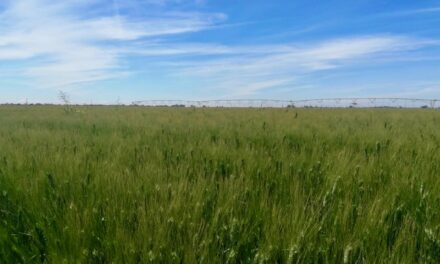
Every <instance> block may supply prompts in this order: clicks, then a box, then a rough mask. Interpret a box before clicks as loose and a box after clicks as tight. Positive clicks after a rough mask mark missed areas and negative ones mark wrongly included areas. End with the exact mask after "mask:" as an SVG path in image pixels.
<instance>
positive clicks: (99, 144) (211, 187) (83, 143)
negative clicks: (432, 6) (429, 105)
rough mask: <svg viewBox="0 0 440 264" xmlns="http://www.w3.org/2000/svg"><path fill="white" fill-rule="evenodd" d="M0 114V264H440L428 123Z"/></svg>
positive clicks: (437, 136) (205, 114) (199, 114)
mask: <svg viewBox="0 0 440 264" xmlns="http://www.w3.org/2000/svg"><path fill="white" fill-rule="evenodd" d="M65 109H66V108H65V107H63V106H58V107H56V106H28V107H23V106H1V107H0V263H39V262H41V263H182V262H184V263H438V262H440V178H439V176H440V112H438V110H433V109H315V108H313V109H298V108H289V109H287V108H285V109H227V108H223V109H213V108H180V109H177V108H143V107H79V106H75V111H65Z"/></svg>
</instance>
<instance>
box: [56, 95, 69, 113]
mask: <svg viewBox="0 0 440 264" xmlns="http://www.w3.org/2000/svg"><path fill="white" fill-rule="evenodd" d="M58 98H59V99H60V101H61V102H62V103H63V104H64V112H66V113H69V112H71V111H72V108H71V107H70V98H69V95H68V94H67V93H66V92H64V91H61V90H60V91H59V92H58Z"/></svg>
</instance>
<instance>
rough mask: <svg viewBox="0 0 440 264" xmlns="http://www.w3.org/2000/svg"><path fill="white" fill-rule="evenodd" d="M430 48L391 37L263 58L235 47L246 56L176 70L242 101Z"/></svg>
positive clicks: (293, 49) (277, 51)
mask: <svg viewBox="0 0 440 264" xmlns="http://www.w3.org/2000/svg"><path fill="white" fill-rule="evenodd" d="M428 44H431V43H430V42H429V41H425V40H419V39H413V38H407V37H402V36H393V35H382V36H363V37H348V38H341V39H335V40H327V41H321V42H318V43H308V44H307V45H306V44H302V45H299V44H296V45H295V44H290V45H284V46H265V47H264V49H263V50H265V51H266V53H265V52H262V49H261V47H258V46H257V47H236V48H238V49H239V50H247V51H248V52H247V53H246V52H239V53H234V52H233V51H234V49H233V48H229V49H226V51H229V52H230V56H228V57H226V58H225V57H222V56H220V57H217V58H214V59H206V60H200V59H199V60H190V61H186V62H182V61H180V62H179V63H176V64H174V65H175V67H176V68H177V70H176V71H177V72H178V74H180V75H183V76H193V77H196V78H199V79H203V80H205V81H206V82H207V83H212V85H211V89H213V90H220V91H224V92H226V93H225V94H226V95H227V96H238V97H240V96H250V95H252V94H255V93H258V92H260V91H262V90H265V89H269V88H276V87H285V86H289V85H294V84H295V81H296V80H297V79H298V78H301V76H303V75H305V74H311V73H314V72H318V71H324V70H330V69H337V68H343V67H349V66H354V65H357V64H362V63H374V62H375V61H376V60H383V58H384V57H386V58H388V59H391V58H392V57H394V58H396V57H397V56H398V58H399V59H402V56H401V55H402V53H405V52H409V51H412V50H415V49H418V48H420V47H425V46H426V45H428ZM252 51H254V52H253V53H252ZM393 54H394V55H393ZM409 58H410V57H409Z"/></svg>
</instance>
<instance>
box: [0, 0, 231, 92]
mask: <svg viewBox="0 0 440 264" xmlns="http://www.w3.org/2000/svg"><path fill="white" fill-rule="evenodd" d="M96 2H98V1H97V0H95V1H83V0H81V1H73V0H67V1H62V2H57V3H55V4H54V3H53V2H52V1H47V0H15V1H8V2H7V3H6V6H5V9H4V11H3V12H2V13H0V21H2V22H1V23H0V60H24V59H35V58H38V60H37V62H34V63H33V64H32V66H28V67H26V68H24V69H23V73H22V74H23V76H26V77H32V78H34V79H35V80H37V81H38V82H39V83H40V85H41V86H44V87H57V86H65V85H69V84H76V83H82V82H89V81H98V80H103V79H108V78H114V77H115V76H120V75H121V72H123V73H124V74H125V73H126V70H124V69H123V67H122V65H123V64H122V61H123V59H124V54H123V53H121V50H120V49H118V48H117V46H118V45H121V43H122V45H128V44H129V43H130V42H133V41H136V40H139V39H145V38H154V37H162V36H166V35H172V34H182V33H187V32H195V31H199V30H203V29H204V28H206V27H208V26H210V25H212V24H214V23H217V22H219V21H222V20H224V19H225V16H224V15H223V14H200V13H164V14H160V15H156V16H148V17H147V18H143V19H133V18H130V17H125V16H121V15H112V14H109V15H101V16H98V17H92V18H87V17H83V16H81V13H80V12H78V8H81V7H86V6H90V5H93V4H94V3H96Z"/></svg>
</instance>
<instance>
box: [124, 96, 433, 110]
mask: <svg viewBox="0 0 440 264" xmlns="http://www.w3.org/2000/svg"><path fill="white" fill-rule="evenodd" d="M438 101H439V99H420V98H381V97H365V98H358V97H355V98H318V99H300V100H276V99H217V100H145V101H134V102H133V103H132V105H138V106H150V107H157V106H164V107H230V108H239V107H251V108H284V107H300V108H307V107H317V108H347V107H350V108H388V107H389V108H436V107H440V106H438V105H437V102H438Z"/></svg>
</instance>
